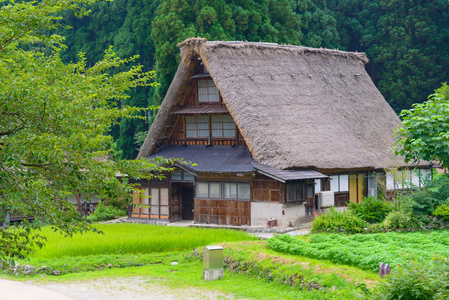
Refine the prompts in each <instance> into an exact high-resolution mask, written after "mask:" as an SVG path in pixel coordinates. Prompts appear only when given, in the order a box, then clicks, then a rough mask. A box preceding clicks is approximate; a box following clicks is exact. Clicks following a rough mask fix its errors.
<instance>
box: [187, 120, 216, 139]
mask: <svg viewBox="0 0 449 300" xmlns="http://www.w3.org/2000/svg"><path fill="white" fill-rule="evenodd" d="M198 117H207V131H208V135H207V136H199V135H198V124H199V123H198ZM188 118H195V122H194V123H193V122H192V123H190V122H189V124H195V129H194V132H195V134H196V136H187V132H188V131H191V130H192V129H187V120H188ZM200 124H206V122H201V123H200ZM184 130H185V136H186V138H187V139H208V138H210V135H211V130H210V116H209V115H192V116H185V117H184ZM200 130H206V129H200Z"/></svg>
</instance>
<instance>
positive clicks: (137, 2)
mask: <svg viewBox="0 0 449 300" xmlns="http://www.w3.org/2000/svg"><path fill="white" fill-rule="evenodd" d="M159 3H160V1H159V0H116V1H112V2H99V3H94V4H93V5H92V6H91V12H90V13H89V15H88V16H81V17H79V16H76V15H75V13H74V12H72V11H67V12H65V13H64V19H63V22H64V24H65V25H68V26H70V27H71V28H68V29H63V28H61V29H59V30H58V33H59V34H61V35H64V36H66V37H67V46H68V47H67V48H66V49H64V50H63V51H62V53H61V57H62V59H63V60H64V61H65V62H70V61H74V60H76V56H77V54H78V53H79V52H85V53H86V56H87V57H88V61H87V63H88V65H92V64H93V63H94V62H95V61H97V60H99V59H101V57H102V55H103V51H104V49H105V48H107V47H109V45H113V46H114V50H115V51H116V53H117V55H118V56H120V57H130V56H134V55H139V58H137V59H136V60H135V62H133V64H134V65H136V64H140V65H142V66H143V70H144V71H150V70H153V69H154V53H155V47H154V44H153V40H152V38H151V22H152V20H153V18H154V13H155V11H156V8H157V7H158V5H159ZM120 70H121V69H120V68H118V69H117V71H116V72H118V71H120ZM152 94H153V91H152V89H151V88H149V87H145V86H144V87H137V88H136V89H132V90H130V91H129V92H128V95H129V96H130V97H129V98H127V99H124V100H123V103H122V104H124V105H129V106H135V107H141V108H143V107H148V106H149V105H150V104H151V101H150V100H149V99H152ZM140 115H141V116H143V113H142V112H141V113H140ZM147 130H148V124H147V122H145V121H144V120H142V119H127V118H126V119H122V120H120V123H119V124H117V125H116V126H114V127H113V128H112V135H113V136H114V139H115V141H116V145H117V148H118V150H120V151H121V152H122V157H123V158H127V159H131V158H134V157H136V155H137V150H136V145H135V140H134V136H135V134H136V133H137V132H140V131H147Z"/></svg>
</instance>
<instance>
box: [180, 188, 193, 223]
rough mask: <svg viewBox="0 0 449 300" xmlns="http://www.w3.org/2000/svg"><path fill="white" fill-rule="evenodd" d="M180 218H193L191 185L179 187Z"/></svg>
mask: <svg viewBox="0 0 449 300" xmlns="http://www.w3.org/2000/svg"><path fill="white" fill-rule="evenodd" d="M181 201H182V213H181V215H182V219H183V220H193V209H194V205H193V187H184V186H183V187H181Z"/></svg>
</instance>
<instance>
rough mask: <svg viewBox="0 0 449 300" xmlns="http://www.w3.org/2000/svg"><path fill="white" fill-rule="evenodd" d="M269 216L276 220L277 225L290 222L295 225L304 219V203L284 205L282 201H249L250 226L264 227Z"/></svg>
mask: <svg viewBox="0 0 449 300" xmlns="http://www.w3.org/2000/svg"><path fill="white" fill-rule="evenodd" d="M282 210H284V211H285V215H283V214H282ZM270 218H273V219H275V220H276V221H277V227H282V228H285V227H289V224H290V222H291V223H292V224H293V226H297V225H299V224H301V223H304V222H305V221H306V211H305V207H304V204H296V205H288V206H286V205H284V204H282V203H270V202H251V226H262V227H266V226H267V220H268V219H270Z"/></svg>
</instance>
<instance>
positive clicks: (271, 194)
mask: <svg viewBox="0 0 449 300" xmlns="http://www.w3.org/2000/svg"><path fill="white" fill-rule="evenodd" d="M252 190H253V199H252V200H253V201H264V202H281V201H282V200H283V199H285V195H284V188H283V184H282V183H281V182H279V181H276V180H274V179H271V178H268V177H266V176H263V175H260V174H256V175H255V176H254V178H253V187H252Z"/></svg>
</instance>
